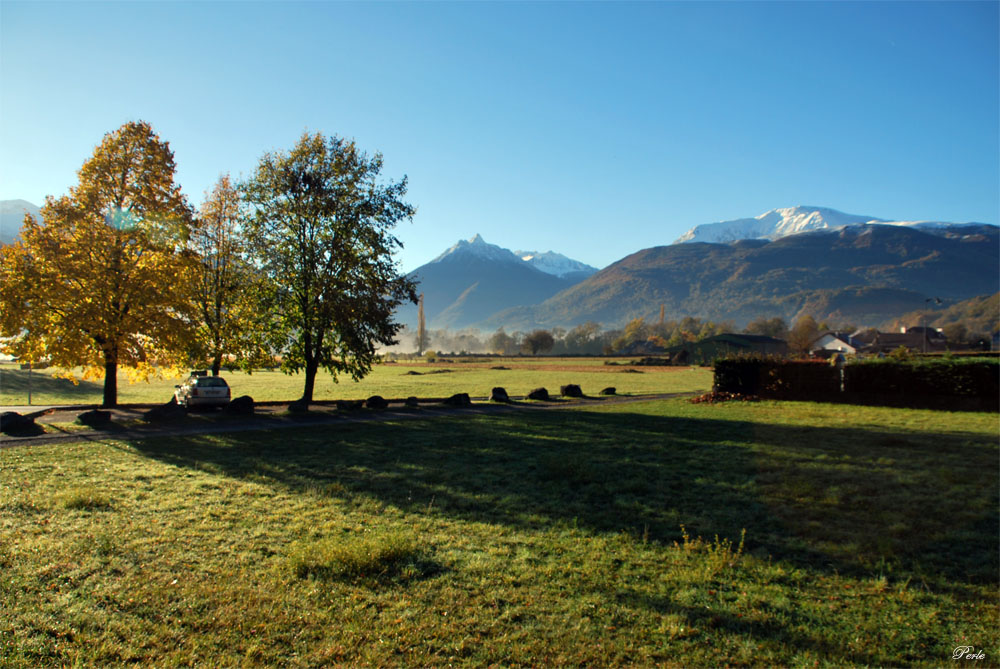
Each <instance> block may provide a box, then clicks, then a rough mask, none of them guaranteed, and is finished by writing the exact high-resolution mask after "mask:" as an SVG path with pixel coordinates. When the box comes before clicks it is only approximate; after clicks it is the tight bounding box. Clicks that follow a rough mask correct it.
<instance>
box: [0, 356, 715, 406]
mask: <svg viewBox="0 0 1000 669" xmlns="http://www.w3.org/2000/svg"><path fill="white" fill-rule="evenodd" d="M497 367H503V368H504V369H495V368H497ZM54 372H55V370H54V369H46V370H36V371H33V372H32V374H31V380H30V383H31V390H32V392H31V402H32V404H35V405H49V404H58V405H63V404H100V402H101V399H102V392H103V381H80V382H79V383H78V384H77V385H74V384H73V383H72V382H71V381H69V380H67V379H63V378H54V377H53V373H54ZM77 376H78V377H79V374H78V375H77ZM223 376H224V377H225V378H226V379H227V381H228V382H229V385H230V386H231V387H232V391H233V396H234V397H236V396H238V395H250V396H251V397H253V398H254V400H256V401H258V402H264V401H291V400H294V399H297V398H299V397H301V396H302V387H303V384H304V382H305V381H304V377H303V376H302V375H301V374H292V375H288V374H283V373H281V372H280V371H267V370H259V371H256V372H254V373H253V374H245V373H243V372H224V373H223ZM180 382H181V380H180V379H178V378H154V379H151V380H150V381H149V382H145V381H140V382H138V383H133V384H130V383H129V382H128V379H127V378H126V376H125V375H124V374H123V373H122V374H119V379H118V401H119V402H120V403H122V404H128V403H159V402H166V401H168V400H169V399H170V398H171V397H172V396H173V392H174V384H177V383H180ZM568 383H575V384H577V385H579V386H580V387H581V388H582V389H583V391H584V392H585V393H587V394H589V395H596V394H597V393H598V392H599V391H600V390H601V389H602V388H605V387H608V386H612V387H615V388H617V390H618V393H619V394H649V393H675V392H676V393H681V392H705V391H707V390H708V389H710V388H711V387H712V370H711V369H709V368H707V367H642V368H630V367H624V366H616V365H615V366H608V365H604V359H602V358H495V359H491V360H487V361H483V362H437V363H426V362H419V361H417V362H405V363H404V362H400V363H387V364H381V365H376V366H375V368H374V369H373V370H372V373H371V374H370V375H369V376H367V377H365V378H364V379H362V380H361V381H359V382H355V381H353V380H351V379H350V378H341V379H339V382H338V383H334V382H333V380H332V377H331V376H330V375H329V374H326V373H324V372H320V374H319V375H318V377H317V379H316V391H315V395H314V399H316V400H334V399H365V398H367V397H371V396H372V395H382V396H383V397H388V398H405V397H409V396H411V395H414V396H417V397H448V396H450V395H453V394H455V393H468V394H469V395H472V396H474V397H475V396H479V397H488V396H489V394H490V390H491V389H492V388H493V387H494V386H501V387H503V388H505V389H506V390H507V392H508V393H510V394H511V395H526V394H528V393H529V392H530V391H531V390H533V389H534V388H538V387H545V388H548V390H549V391H550V392H554V393H558V392H559V386H562V385H566V384H568ZM28 384H29V379H28V372H27V371H26V370H22V369H19V368H18V367H17V366H16V365H12V364H2V365H0V405H7V406H11V405H14V406H19V405H25V404H27V402H28Z"/></svg>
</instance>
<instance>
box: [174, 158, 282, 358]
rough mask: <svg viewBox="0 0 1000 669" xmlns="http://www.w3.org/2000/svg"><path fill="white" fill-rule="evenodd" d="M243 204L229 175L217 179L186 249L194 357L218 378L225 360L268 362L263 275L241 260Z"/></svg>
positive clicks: (243, 254)
mask: <svg viewBox="0 0 1000 669" xmlns="http://www.w3.org/2000/svg"><path fill="white" fill-rule="evenodd" d="M243 209H244V207H243V201H242V197H241V196H240V193H239V190H238V189H237V187H236V185H235V184H233V183H232V181H231V180H230V178H229V175H228V174H224V175H222V176H220V177H219V180H218V181H217V182H216V184H215V186H214V187H213V188H212V192H211V193H209V194H208V195H207V197H206V198H205V202H204V203H203V204H202V206H201V209H200V210H199V212H198V217H197V219H196V220H195V225H194V228H193V231H192V234H191V242H190V248H191V249H192V250H193V251H194V253H195V254H196V256H197V259H198V265H197V267H198V271H197V276H196V280H195V282H194V284H193V285H194V290H195V294H194V301H195V305H196V306H197V309H198V316H199V320H200V326H199V328H198V334H199V336H198V341H197V348H196V351H195V353H196V355H198V356H199V357H200V356H207V357H208V359H209V360H210V361H211V366H212V375H213V376H218V375H219V371H220V370H221V368H222V361H223V359H224V358H225V357H227V356H229V357H231V358H233V359H235V360H236V361H238V362H240V363H241V364H242V366H244V367H247V368H251V369H252V368H253V367H255V366H260V365H261V364H264V363H266V362H267V361H268V356H267V354H266V343H265V342H266V337H265V336H264V335H266V333H267V326H268V321H267V319H266V316H267V314H262V313H261V312H260V311H259V309H258V308H257V307H258V305H257V302H256V299H255V298H256V296H257V295H258V294H259V293H260V291H261V290H263V286H262V285H261V277H260V275H259V273H258V272H257V271H255V268H254V267H253V265H252V264H251V263H249V262H248V261H247V260H246V258H245V256H246V253H247V244H246V239H245V236H244V230H243V216H244V212H243Z"/></svg>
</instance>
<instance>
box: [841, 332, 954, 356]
mask: <svg viewBox="0 0 1000 669" xmlns="http://www.w3.org/2000/svg"><path fill="white" fill-rule="evenodd" d="M851 337H852V338H853V339H854V340H855V341H857V342H859V343H861V344H862V346H861V347H860V348H858V349H857V352H858V353H891V352H892V351H895V350H896V349H897V348H899V347H900V346H902V347H904V348H908V349H910V350H911V351H915V352H917V353H930V352H934V351H946V350H948V340H947V338H945V336H944V335H943V334H942V333H941V331H940V330H936V329H935V328H930V327H923V326H920V327H912V328H907V329H906V331H905V332H879V331H878V330H859V331H858V332H855V333H854V334H853V335H851Z"/></svg>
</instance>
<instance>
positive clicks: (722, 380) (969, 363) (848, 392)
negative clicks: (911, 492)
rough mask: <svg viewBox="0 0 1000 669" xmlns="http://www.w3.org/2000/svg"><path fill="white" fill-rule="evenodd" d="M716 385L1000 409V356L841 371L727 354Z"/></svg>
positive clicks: (786, 395)
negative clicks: (734, 356)
mask: <svg viewBox="0 0 1000 669" xmlns="http://www.w3.org/2000/svg"><path fill="white" fill-rule="evenodd" d="M714 390H715V391H718V392H728V393H739V394H742V395H758V396H760V397H762V398H767V399H793V400H795V399H798V400H810V401H825V402H845V403H849V404H883V405H892V406H908V407H923V408H941V409H952V410H976V411H997V410H998V409H1000V361H996V360H985V359H962V358H935V359H927V358H923V359H914V360H893V359H879V360H857V361H852V362H851V363H850V364H848V365H846V366H845V367H844V369H843V377H841V370H840V369H838V368H837V367H835V366H832V365H830V364H829V363H825V362H820V361H797V360H779V359H774V358H726V359H722V360H717V361H716V364H715V384H714Z"/></svg>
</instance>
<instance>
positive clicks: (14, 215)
mask: <svg viewBox="0 0 1000 669" xmlns="http://www.w3.org/2000/svg"><path fill="white" fill-rule="evenodd" d="M24 212H28V213H29V214H31V215H32V216H34V217H35V218H39V213H38V207H36V206H35V205H33V204H31V203H30V202H28V201H27V200H0V244H13V243H14V240H15V239H16V238H17V235H18V233H19V232H20V231H21V225H22V224H23V223H24Z"/></svg>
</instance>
